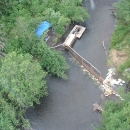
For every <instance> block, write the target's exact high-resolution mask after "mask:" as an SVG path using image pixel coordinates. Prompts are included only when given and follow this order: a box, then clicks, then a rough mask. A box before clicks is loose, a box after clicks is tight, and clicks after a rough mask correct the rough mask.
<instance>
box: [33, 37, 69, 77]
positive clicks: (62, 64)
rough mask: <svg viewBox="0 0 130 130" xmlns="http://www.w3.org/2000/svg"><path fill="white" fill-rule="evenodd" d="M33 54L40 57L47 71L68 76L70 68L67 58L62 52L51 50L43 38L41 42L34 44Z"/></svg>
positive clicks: (40, 61) (39, 59)
mask: <svg viewBox="0 0 130 130" xmlns="http://www.w3.org/2000/svg"><path fill="white" fill-rule="evenodd" d="M32 54H33V55H34V56H35V57H36V58H37V59H38V61H39V63H40V64H41V66H42V67H43V69H45V70H46V71H47V72H50V73H51V74H52V75H56V76H58V77H61V78H64V79H66V78H67V75H66V74H65V72H66V70H67V69H68V65H67V63H66V61H65V58H64V57H63V56H62V55H61V53H60V52H56V51H55V50H51V49H50V48H49V47H48V46H47V45H46V43H44V42H43V40H42V38H41V42H39V43H38V44H34V46H33V49H32Z"/></svg>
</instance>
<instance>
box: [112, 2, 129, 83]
mask: <svg viewBox="0 0 130 130" xmlns="http://www.w3.org/2000/svg"><path fill="white" fill-rule="evenodd" d="M114 7H115V9H116V18H117V26H116V28H115V31H114V33H113V35H112V38H111V48H112V49H113V48H114V49H118V50H123V51H125V52H126V53H127V56H128V59H127V60H126V61H125V62H124V63H123V64H122V65H120V66H119V67H118V71H119V72H121V73H122V75H123V76H124V77H125V78H126V79H127V80H129V81H130V73H129V72H126V69H128V68H130V59H129V57H130V1H129V0H119V1H118V2H117V3H115V4H114Z"/></svg>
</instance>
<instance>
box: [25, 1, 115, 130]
mask: <svg viewBox="0 0 130 130" xmlns="http://www.w3.org/2000/svg"><path fill="white" fill-rule="evenodd" d="M114 1H116V0H95V5H96V8H95V10H91V9H90V8H89V7H90V6H89V0H86V1H85V4H84V5H85V7H87V8H88V12H89V14H90V15H91V18H90V19H88V20H87V21H86V24H87V26H88V28H89V29H88V30H87V31H86V32H85V34H84V35H83V37H82V38H81V39H80V40H78V41H77V42H76V43H75V46H74V49H75V50H76V51H77V52H78V53H80V54H81V55H82V56H83V57H84V58H86V59H87V60H88V61H90V62H91V63H92V64H93V65H94V66H95V67H97V68H98V69H99V70H100V71H101V72H102V74H103V76H104V77H105V74H106V71H107V67H106V64H105V63H106V55H105V52H104V50H103V47H102V41H105V46H106V48H107V50H108V48H109V41H110V36H111V33H112V31H113V29H114V20H113V18H112V16H111V10H110V8H111V6H110V4H111V3H112V2H114ZM64 56H65V57H66V60H67V63H68V64H69V66H70V69H69V70H68V72H67V73H68V79H67V80H66V81H65V80H62V79H59V78H56V77H48V78H47V81H48V82H47V84H48V90H49V96H48V97H44V98H42V99H41V104H40V105H35V108H31V109H28V111H27V113H26V116H27V118H28V119H29V120H30V123H31V124H32V127H33V129H35V130H93V127H92V124H94V125H97V124H99V122H100V114H98V113H96V112H93V103H95V102H97V103H99V104H100V103H101V102H102V99H101V98H100V97H101V92H100V90H99V88H98V86H96V85H95V84H94V82H93V81H92V79H91V78H89V77H88V75H85V74H83V72H82V70H81V69H80V67H79V66H78V65H76V64H75V62H73V60H72V59H71V57H70V55H69V54H68V53H67V52H64Z"/></svg>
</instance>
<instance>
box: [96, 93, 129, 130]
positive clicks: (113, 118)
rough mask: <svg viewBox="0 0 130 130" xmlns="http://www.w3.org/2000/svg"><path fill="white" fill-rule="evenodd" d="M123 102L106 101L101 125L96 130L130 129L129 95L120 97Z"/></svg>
mask: <svg viewBox="0 0 130 130" xmlns="http://www.w3.org/2000/svg"><path fill="white" fill-rule="evenodd" d="M122 96H123V98H124V100H123V101H121V100H120V99H119V100H117V101H116V102H114V101H106V103H105V105H104V110H105V111H103V113H102V121H101V125H100V126H99V127H98V128H97V129H96V130H129V129H130V111H129V110H130V101H129V98H130V93H127V94H123V95H122Z"/></svg>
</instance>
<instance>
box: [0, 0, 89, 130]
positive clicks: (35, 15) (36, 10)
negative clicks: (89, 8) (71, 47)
mask: <svg viewBox="0 0 130 130" xmlns="http://www.w3.org/2000/svg"><path fill="white" fill-rule="evenodd" d="M87 17H88V14H87V12H86V10H85V9H84V8H83V7H82V0H67V1H66V0H30V1H29V0H18V1H15V0H2V1H0V19H1V20H0V56H4V57H5V58H2V59H0V129H2V130H18V129H20V128H21V127H22V128H25V127H27V126H29V123H28V121H27V120H26V119H25V118H24V116H23V115H24V112H25V110H26V109H27V108H28V107H30V106H33V102H36V103H39V98H40V97H42V96H44V95H47V87H46V85H45V80H44V78H45V76H46V74H47V73H49V74H50V73H51V74H53V75H56V76H58V77H62V78H64V79H66V78H67V76H66V74H65V73H66V70H67V69H68V66H67V63H66V61H65V58H64V57H63V56H62V55H61V53H59V52H56V51H55V50H51V49H50V48H49V47H48V46H47V45H46V43H45V42H44V41H43V38H44V35H43V36H42V37H41V38H37V37H36V36H35V29H36V27H37V26H38V24H39V23H41V22H42V21H44V20H47V21H48V22H50V23H51V26H52V28H53V30H54V32H55V34H56V35H57V36H58V37H60V36H61V35H62V34H63V33H64V32H65V27H66V26H68V25H69V24H70V23H71V22H72V21H84V20H85V19H86V18H87ZM1 25H2V26H1ZM6 39H7V40H6ZM5 43H6V44H5ZM5 53H6V55H5Z"/></svg>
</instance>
